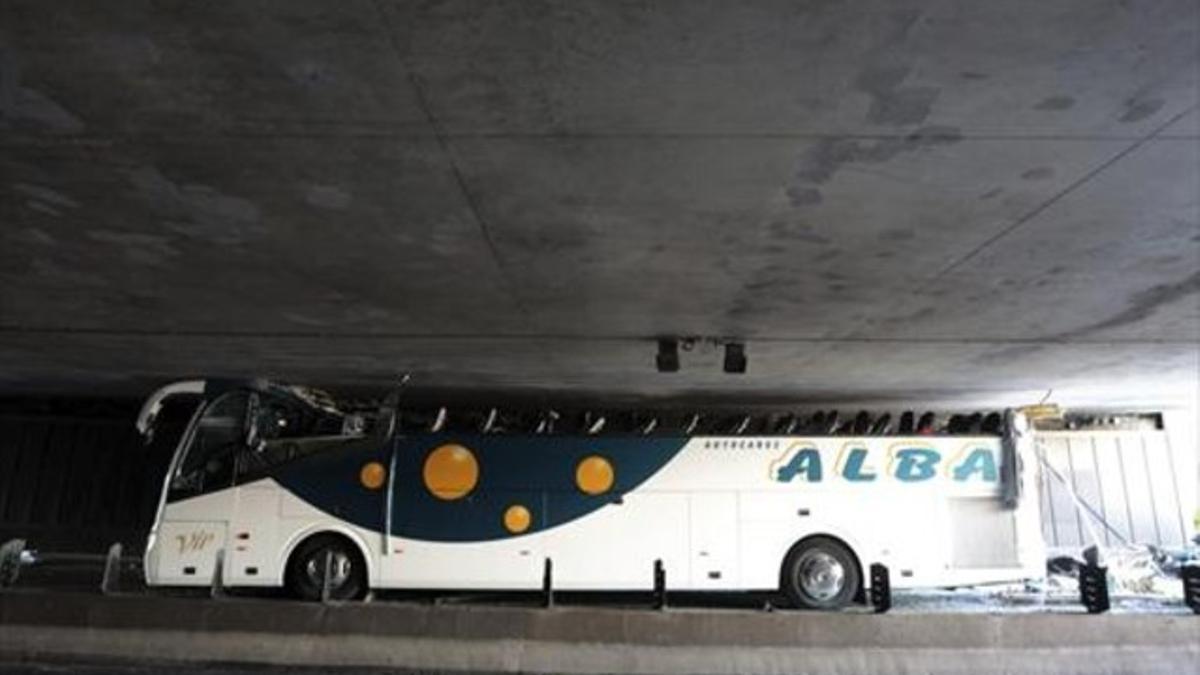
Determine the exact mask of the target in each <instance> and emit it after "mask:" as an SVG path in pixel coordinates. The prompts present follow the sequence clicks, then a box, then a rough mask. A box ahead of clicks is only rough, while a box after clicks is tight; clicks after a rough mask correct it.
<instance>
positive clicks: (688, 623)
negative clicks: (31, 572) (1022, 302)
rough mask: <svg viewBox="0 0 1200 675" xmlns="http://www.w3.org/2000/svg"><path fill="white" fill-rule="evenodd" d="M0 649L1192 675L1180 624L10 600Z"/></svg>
mask: <svg viewBox="0 0 1200 675" xmlns="http://www.w3.org/2000/svg"><path fill="white" fill-rule="evenodd" d="M0 627H2V630H0V655H2V656H3V657H4V658H6V659H8V660H10V661H11V660H16V661H22V662H30V661H38V660H42V659H55V660H62V659H68V660H70V659H81V660H86V659H104V660H113V659H117V660H126V661H131V662H144V661H154V662H163V661H165V662H176V663H182V662H192V663H246V664H274V665H283V666H288V665H319V666H363V667H367V666H370V667H387V668H407V669H414V670H421V671H423V672H428V671H434V672H438V671H460V672H461V671H478V672H535V673H539V672H546V673H549V672H561V673H602V672H603V673H712V674H714V675H715V674H717V673H785V672H787V673H791V672H801V671H802V672H812V673H824V672H829V673H850V672H871V673H888V672H896V673H901V672H930V673H942V672H945V673H950V672H965V671H970V672H972V673H973V674H975V675H978V674H980V673H993V672H1034V673H1043V672H1044V673H1075V672H1078V673H1084V672H1086V673H1109V672H1113V673H1116V672H1139V673H1142V672H1162V673H1181V672H1195V670H1194V669H1195V667H1196V664H1197V663H1200V623H1198V621H1197V619H1196V618H1195V617H1193V616H1191V615H1190V614H1187V615H1101V616H1087V615H1083V614H1075V615H1063V614H1021V615H954V614H931V615H874V614H866V613H855V614H833V615H825V614H808V613H799V612H774V613H757V612H746V611H691V610H683V611H679V610H676V611H670V612H654V611H649V610H624V609H609V608H562V607H560V608H556V609H552V610H545V609H536V608H515V607H473V606H437V607H430V606H425V605H415V604H398V603H375V604H371V605H362V604H352V605H319V604H299V603H292V602H285V601H269V600H246V599H235V600H230V601H226V602H220V603H215V602H209V601H206V600H202V599H195V600H192V599H180V598H154V597H145V596H124V597H122V596H109V597H101V596H86V595H70V594H48V593H32V592H31V593H8V594H5V595H4V596H3V597H2V598H0Z"/></svg>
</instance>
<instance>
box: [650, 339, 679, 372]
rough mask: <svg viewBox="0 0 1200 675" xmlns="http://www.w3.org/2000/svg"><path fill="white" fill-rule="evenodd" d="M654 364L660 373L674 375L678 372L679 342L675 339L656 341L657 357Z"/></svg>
mask: <svg viewBox="0 0 1200 675" xmlns="http://www.w3.org/2000/svg"><path fill="white" fill-rule="evenodd" d="M655 364H656V365H657V366H658V372H660V373H674V372H676V371H678V370H679V341H678V340H676V339H675V338H659V339H658V356H657V357H656V358H655Z"/></svg>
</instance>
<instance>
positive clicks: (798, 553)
mask: <svg viewBox="0 0 1200 675" xmlns="http://www.w3.org/2000/svg"><path fill="white" fill-rule="evenodd" d="M781 581H782V583H781V585H782V586H783V589H782V590H783V592H784V593H785V594H786V595H787V596H788V598H789V599H790V600H791V601H792V605H793V606H795V607H798V608H801V609H823V610H833V609H841V608H842V607H845V606H846V605H849V604H850V603H851V602H852V601H853V600H854V598H855V597H856V596H857V595H858V592H859V586H860V585H861V584H862V574H861V573H860V572H859V568H858V560H857V559H856V558H855V557H854V553H853V552H852V551H851V550H850V549H849V548H847V547H846V545H845V544H843V543H842V542H840V541H838V540H836V539H833V538H831V537H810V538H808V539H805V540H803V541H801V542H800V543H799V544H797V545H796V546H794V547H793V548H792V550H791V551H790V552H789V553H788V556H787V558H786V559H785V560H784V562H783V578H782V580H781Z"/></svg>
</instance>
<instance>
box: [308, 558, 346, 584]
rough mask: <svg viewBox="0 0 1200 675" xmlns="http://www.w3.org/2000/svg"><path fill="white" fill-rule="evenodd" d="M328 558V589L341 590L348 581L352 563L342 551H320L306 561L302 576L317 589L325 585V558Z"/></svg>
mask: <svg viewBox="0 0 1200 675" xmlns="http://www.w3.org/2000/svg"><path fill="white" fill-rule="evenodd" d="M326 555H328V556H329V587H330V588H341V587H342V585H343V584H345V583H346V581H347V580H349V579H350V569H351V567H352V566H353V563H351V562H350V556H348V555H346V554H345V553H343V552H342V551H321V552H319V553H317V554H316V555H314V556H312V557H311V558H309V559H308V563H307V564H305V566H304V574H305V576H307V577H308V580H309V581H310V582H312V584H313V585H314V586H316V587H317V588H321V587H322V586H323V585H324V584H325V556H326Z"/></svg>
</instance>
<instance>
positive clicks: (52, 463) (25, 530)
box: [0, 401, 170, 553]
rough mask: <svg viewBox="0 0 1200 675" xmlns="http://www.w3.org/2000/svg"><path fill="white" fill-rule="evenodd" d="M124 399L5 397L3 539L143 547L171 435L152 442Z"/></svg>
mask: <svg viewBox="0 0 1200 675" xmlns="http://www.w3.org/2000/svg"><path fill="white" fill-rule="evenodd" d="M135 416H136V405H130V404H127V403H123V402H115V403H114V402H100V403H98V402H95V401H87V402H75V403H73V404H72V403H67V402H61V401H56V402H32V403H31V402H29V401H19V402H14V401H0V541H5V540H8V539H10V538H13V537H20V538H23V539H26V540H27V542H28V545H29V546H31V547H34V548H39V549H42V550H46V551H72V552H76V551H79V552H82V551H94V552H101V551H103V550H105V549H106V547H107V546H108V545H109V544H111V543H113V542H116V541H119V542H121V543H122V544H123V545H124V546H125V550H126V551H127V552H134V553H136V552H140V551H141V549H142V547H143V545H144V543H145V537H146V532H147V530H148V528H149V525H150V522H151V521H152V519H153V515H154V508H155V506H156V504H157V500H158V495H159V488H160V486H161V477H162V475H163V472H164V471H165V468H166V464H167V462H168V460H169V458H170V451H169V448H167V447H165V446H168V445H170V440H169V439H168V440H164V439H159V440H157V441H156V442H155V443H152V444H146V443H144V442H143V441H142V439H141V438H140V437H139V436H138V434H137V432H136V431H135V429H134V424H133V422H134V419H135Z"/></svg>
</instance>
